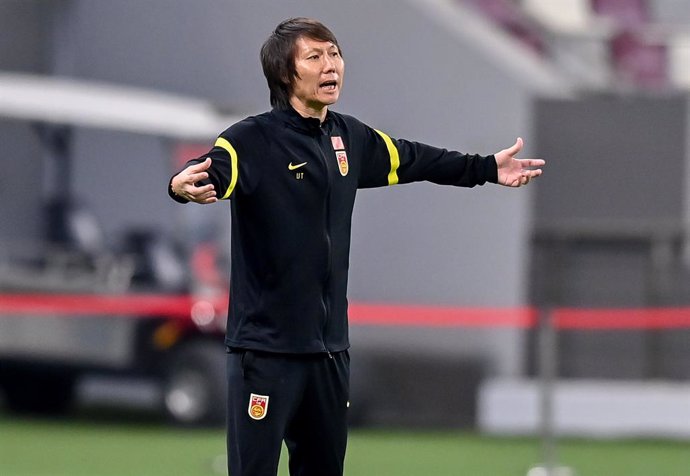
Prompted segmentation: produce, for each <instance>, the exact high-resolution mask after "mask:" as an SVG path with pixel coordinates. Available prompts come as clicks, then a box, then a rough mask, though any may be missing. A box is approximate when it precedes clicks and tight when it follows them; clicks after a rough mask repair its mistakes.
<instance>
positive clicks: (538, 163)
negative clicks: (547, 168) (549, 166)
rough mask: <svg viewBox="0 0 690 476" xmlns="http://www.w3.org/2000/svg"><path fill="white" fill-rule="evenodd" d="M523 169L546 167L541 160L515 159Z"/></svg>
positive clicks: (544, 162)
mask: <svg viewBox="0 0 690 476" xmlns="http://www.w3.org/2000/svg"><path fill="white" fill-rule="evenodd" d="M517 160H519V161H520V165H522V166H523V167H542V166H544V165H546V161H545V160H543V159H517Z"/></svg>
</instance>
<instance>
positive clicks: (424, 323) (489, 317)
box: [348, 303, 537, 328]
mask: <svg viewBox="0 0 690 476" xmlns="http://www.w3.org/2000/svg"><path fill="white" fill-rule="evenodd" d="M348 310H349V313H348V314H349V319H350V323H352V324H361V325H374V326H375V325H380V326H419V327H523V328H526V327H532V326H534V325H535V324H536V318H537V313H536V311H534V310H533V309H529V308H466V307H434V306H401V305H389V304H358V303H351V304H350V305H349V307H348Z"/></svg>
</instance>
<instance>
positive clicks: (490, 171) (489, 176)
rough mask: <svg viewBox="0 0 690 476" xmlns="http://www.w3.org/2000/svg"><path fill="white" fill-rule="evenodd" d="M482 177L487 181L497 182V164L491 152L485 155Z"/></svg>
mask: <svg viewBox="0 0 690 476" xmlns="http://www.w3.org/2000/svg"><path fill="white" fill-rule="evenodd" d="M484 177H485V178H486V181H487V182H491V183H498V164H496V157H495V156H494V155H493V154H492V155H489V156H487V157H486V160H485V161H484Z"/></svg>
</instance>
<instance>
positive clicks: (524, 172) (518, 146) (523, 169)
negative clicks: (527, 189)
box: [494, 137, 546, 187]
mask: <svg viewBox="0 0 690 476" xmlns="http://www.w3.org/2000/svg"><path fill="white" fill-rule="evenodd" d="M521 150H522V138H520V137H518V138H517V141H515V144H513V146H511V147H509V148H507V149H503V150H502V151H500V152H497V153H496V154H494V157H495V158H496V165H497V167H498V183H499V184H501V185H505V186H506V187H519V186H521V185H527V184H528V183H529V181H530V180H532V179H533V178H534V177H539V176H540V175H541V173H542V170H541V169H540V168H535V167H541V166H543V165H544V164H546V162H545V161H543V160H541V159H518V158H517V157H516V156H517V154H518V153H519V152H520V151H521Z"/></svg>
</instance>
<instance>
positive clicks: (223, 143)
mask: <svg viewBox="0 0 690 476" xmlns="http://www.w3.org/2000/svg"><path fill="white" fill-rule="evenodd" d="M215 145H216V147H222V148H223V149H225V150H227V151H228V154H230V186H229V187H228V189H227V190H226V191H225V195H223V197H222V198H221V200H225V199H227V198H229V197H230V195H231V194H232V191H233V190H234V189H235V185H237V175H238V171H237V151H236V150H235V148H234V147H233V146H232V144H230V142H228V141H227V140H225V139H223V138H222V137H219V138H218V139H217V140H216V143H215Z"/></svg>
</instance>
